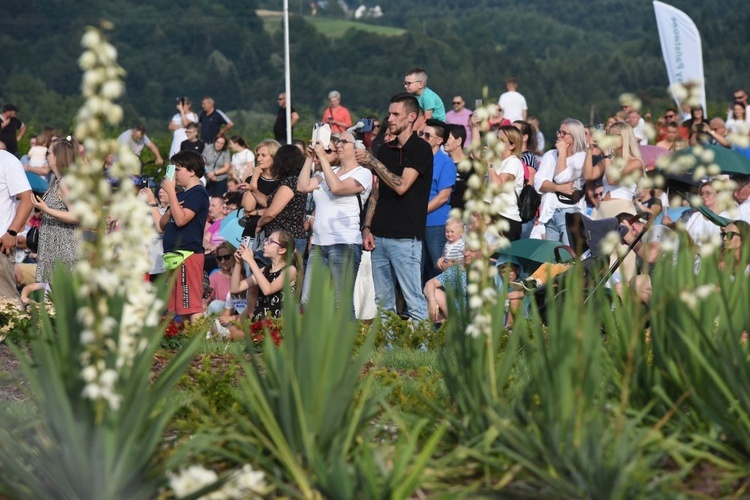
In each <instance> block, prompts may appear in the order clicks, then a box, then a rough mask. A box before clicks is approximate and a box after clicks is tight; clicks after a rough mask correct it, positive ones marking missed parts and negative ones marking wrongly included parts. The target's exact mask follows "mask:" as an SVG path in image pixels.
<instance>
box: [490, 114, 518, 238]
mask: <svg viewBox="0 0 750 500" xmlns="http://www.w3.org/2000/svg"><path fill="white" fill-rule="evenodd" d="M497 137H498V139H499V140H500V141H501V142H502V143H503V144H504V145H505V149H504V150H503V153H502V156H501V160H500V162H498V163H494V164H492V165H491V166H490V168H489V170H488V174H489V182H491V183H494V184H496V185H497V186H498V187H499V191H500V193H499V194H498V195H496V196H495V199H494V200H493V204H495V203H499V205H500V206H499V207H498V209H499V210H498V212H497V213H498V215H499V217H500V218H501V219H503V220H505V221H506V222H507V223H508V226H509V227H508V230H507V231H503V235H504V236H505V237H506V238H508V239H509V240H510V241H516V240H517V239H519V238H520V237H521V214H520V213H519V211H518V195H519V194H521V190H522V189H523V179H524V175H523V163H522V162H521V154H522V153H523V136H522V135H521V132H519V130H518V129H517V128H516V127H514V126H513V125H505V126H502V127H500V129H499V130H498V131H497ZM507 184H511V185H512V186H513V188H512V190H511V189H509V188H507V187H506V185H507ZM506 189H509V192H508V191H506Z"/></svg>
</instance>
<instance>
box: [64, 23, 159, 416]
mask: <svg viewBox="0 0 750 500" xmlns="http://www.w3.org/2000/svg"><path fill="white" fill-rule="evenodd" d="M81 44H82V46H83V47H84V52H83V54H82V55H81V57H80V59H79V61H78V62H79V65H80V67H81V69H82V70H83V71H84V74H83V83H82V91H83V95H84V97H85V98H86V102H85V103H84V104H83V106H82V107H81V109H80V110H79V112H78V115H77V118H76V121H77V124H76V128H75V133H76V136H77V138H78V139H79V140H80V141H81V142H82V143H83V145H84V147H85V148H86V152H87V157H88V161H83V162H79V163H77V164H76V165H75V166H74V167H72V168H71V169H70V172H69V174H68V175H66V182H67V184H68V188H69V191H70V199H71V200H75V201H74V202H73V203H72V204H71V206H70V210H71V212H73V213H74V214H76V215H77V216H78V217H79V219H80V221H81V226H82V227H84V228H87V229H91V230H93V231H94V232H95V233H96V235H97V237H96V238H95V240H94V241H88V242H86V243H84V245H83V246H82V249H81V251H82V253H83V255H82V257H83V258H82V259H81V260H80V262H79V264H78V265H77V266H76V269H75V272H76V275H77V276H78V278H79V280H80V282H81V286H80V287H79V289H78V291H77V293H78V295H79V297H81V298H83V299H86V300H85V302H86V303H87V304H88V306H86V307H83V308H82V309H81V310H79V311H78V316H77V317H78V319H79V320H80V321H81V322H82V323H83V325H84V329H83V331H82V332H81V342H82V343H83V344H85V345H86V351H85V352H84V353H83V355H82V356H81V364H82V367H83V368H82V371H81V374H80V376H81V378H82V379H83V380H84V381H85V382H86V386H85V388H84V390H83V394H82V396H83V397H85V398H89V399H92V400H102V401H106V402H107V404H108V405H109V406H110V407H111V408H112V409H113V410H116V409H117V408H118V407H119V401H120V396H119V395H118V394H117V392H116V387H115V385H116V383H117V381H118V380H119V379H120V378H122V370H123V369H127V368H129V367H130V366H132V361H133V358H134V357H135V355H136V354H137V353H138V350H139V344H140V339H139V336H140V332H141V330H142V329H143V327H144V326H154V325H156V323H157V322H158V320H159V318H158V311H159V310H160V309H161V305H162V304H161V303H159V301H158V300H157V299H156V298H155V297H154V296H153V294H152V291H151V288H150V285H148V284H147V283H145V282H144V279H143V277H144V276H145V275H146V274H147V273H148V271H149V270H150V268H151V264H150V262H149V259H148V256H147V254H146V252H145V250H144V247H143V242H144V241H150V240H151V239H152V238H153V236H154V235H155V230H154V228H153V223H152V220H151V217H150V213H149V210H148V206H147V205H146V204H145V203H144V201H143V200H140V199H139V198H138V197H137V194H136V190H135V187H134V185H133V182H132V181H131V179H130V175H133V174H137V173H139V171H138V170H139V162H138V159H137V158H136V156H135V155H134V154H133V153H132V152H131V151H130V150H128V149H127V148H123V149H122V150H121V151H119V161H118V162H116V163H115V165H114V166H113V167H112V168H111V169H110V171H109V174H110V175H111V176H112V177H114V178H117V179H119V181H120V188H119V190H117V191H113V190H112V188H111V184H110V183H109V182H108V180H107V178H106V177H105V174H104V172H103V171H102V169H101V165H102V164H103V163H104V159H105V158H106V156H107V155H109V154H113V153H115V152H117V141H114V140H105V139H103V138H102V130H103V129H104V127H105V125H107V124H109V125H115V124H117V123H119V122H120V120H121V119H122V108H121V107H120V106H119V105H118V104H116V103H115V102H114V100H115V99H117V98H119V97H120V96H121V95H122V93H123V91H124V89H125V87H124V84H123V82H122V79H121V78H122V76H123V75H124V71H123V69H122V68H121V67H120V66H119V65H118V64H117V60H116V59H117V51H116V50H115V48H114V47H113V46H112V45H110V44H109V43H108V42H107V41H106V40H105V38H104V37H103V36H102V34H101V33H100V32H99V31H98V30H96V29H93V28H91V29H89V30H88V31H87V32H86V34H85V35H84V36H83V39H82V41H81ZM108 218H110V219H112V220H117V221H119V226H118V230H117V231H113V232H111V233H110V234H105V233H106V231H105V228H106V223H107V219H108ZM115 296H119V297H122V298H123V300H124V301H125V304H124V305H123V312H122V317H120V318H113V317H111V315H110V312H109V310H108V305H107V304H108V299H110V298H112V297H115ZM111 353H116V354H117V356H116V357H115V358H116V362H115V366H107V365H106V363H105V362H104V360H105V359H108V358H111V356H110V354H111Z"/></svg>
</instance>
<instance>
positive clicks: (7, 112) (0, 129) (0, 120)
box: [0, 104, 26, 156]
mask: <svg viewBox="0 0 750 500" xmlns="http://www.w3.org/2000/svg"><path fill="white" fill-rule="evenodd" d="M16 113H18V108H17V107H16V106H15V105H13V104H6V105H5V106H3V113H2V114H0V141H2V142H3V143H4V144H5V149H7V150H8V152H9V153H11V154H13V155H15V156H18V141H20V140H21V137H23V135H24V134H25V133H26V125H24V124H23V122H22V121H21V120H19V119H18V118H17V117H16Z"/></svg>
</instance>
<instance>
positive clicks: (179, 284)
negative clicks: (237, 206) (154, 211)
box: [159, 151, 209, 320]
mask: <svg viewBox="0 0 750 500" xmlns="http://www.w3.org/2000/svg"><path fill="white" fill-rule="evenodd" d="M171 162H172V164H173V165H174V166H175V174H174V180H170V179H168V178H166V177H165V178H164V180H163V181H162V185H161V187H162V189H163V190H164V191H165V192H166V194H167V197H168V198H169V207H168V208H167V211H166V212H165V213H164V215H163V216H162V218H161V220H160V221H159V226H160V227H161V229H162V231H164V253H165V254H167V253H168V252H177V251H182V252H187V255H188V256H187V258H186V259H185V260H184V262H182V264H181V265H180V266H179V267H178V268H176V269H175V274H176V282H175V285H174V287H173V288H172V292H171V294H170V296H169V304H168V306H167V310H168V311H169V312H174V313H175V314H178V315H180V316H185V317H189V318H190V320H195V319H197V318H200V317H201V316H202V315H203V231H204V228H205V226H206V219H207V218H208V207H209V198H208V192H207V191H206V188H204V187H203V184H201V181H200V179H201V177H203V175H204V173H205V170H206V162H205V160H204V159H203V156H201V155H199V154H198V153H195V152H193V151H180V152H179V153H177V154H175V155H174V156H172V158H171ZM176 186H180V187H182V188H184V190H183V191H182V192H180V193H177V190H176ZM189 252H192V253H189Z"/></svg>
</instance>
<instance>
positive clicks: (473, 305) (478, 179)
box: [451, 105, 513, 337]
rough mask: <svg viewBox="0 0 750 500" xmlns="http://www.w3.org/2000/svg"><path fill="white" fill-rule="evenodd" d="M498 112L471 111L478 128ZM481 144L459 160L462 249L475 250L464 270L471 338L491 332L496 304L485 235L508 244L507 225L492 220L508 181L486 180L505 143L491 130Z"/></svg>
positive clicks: (501, 205)
mask: <svg viewBox="0 0 750 500" xmlns="http://www.w3.org/2000/svg"><path fill="white" fill-rule="evenodd" d="M497 113H498V111H497V107H496V106H494V105H492V106H487V107H483V108H479V109H477V110H475V111H474V116H475V117H476V119H478V120H480V121H481V125H480V128H481V130H482V131H487V130H488V128H489V125H488V120H489V119H490V118H492V117H494V116H495V115H496V114H497ZM484 139H485V144H480V143H475V144H473V145H472V147H471V154H472V156H473V159H465V160H463V161H461V163H459V165H458V168H459V170H461V171H462V172H472V175H471V176H470V177H469V179H468V182H467V190H466V194H465V197H466V203H465V204H464V212H463V214H461V215H462V217H463V221H464V223H465V224H467V225H468V226H469V231H468V232H467V233H466V249H467V250H470V251H475V252H478V254H479V255H477V256H476V257H475V258H474V259H473V260H472V262H471V264H470V265H469V268H468V272H467V281H468V286H467V295H468V305H469V316H470V317H471V324H469V325H468V326H467V328H466V334H467V335H470V336H472V337H479V336H481V335H491V334H492V312H493V311H494V310H495V306H496V304H497V295H498V294H497V290H496V289H495V276H496V274H497V269H496V268H495V266H493V265H491V264H490V263H489V257H490V253H491V251H492V249H491V248H490V247H489V245H488V244H487V237H490V239H492V240H496V241H499V242H500V244H499V247H500V248H502V247H506V246H508V244H509V242H508V240H507V239H505V238H504V237H500V234H502V233H503V232H504V231H507V230H508V229H509V228H508V225H507V222H506V221H504V220H499V221H497V222H495V223H492V222H491V219H497V214H498V213H500V212H501V211H502V210H503V208H504V204H505V202H504V200H503V197H502V196H500V194H501V193H502V192H512V190H513V185H512V183H506V185H504V186H503V187H502V188H501V187H500V186H498V185H497V184H495V183H493V182H491V181H489V179H488V168H491V167H489V166H490V165H492V164H494V163H496V162H499V161H500V159H501V158H502V153H503V151H504V149H505V145H504V144H503V142H502V141H500V140H499V139H498V137H497V134H496V133H494V132H487V134H486V135H485V137H484ZM451 215H452V216H454V217H456V216H458V215H459V210H458V209H454V213H452V214H451Z"/></svg>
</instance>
